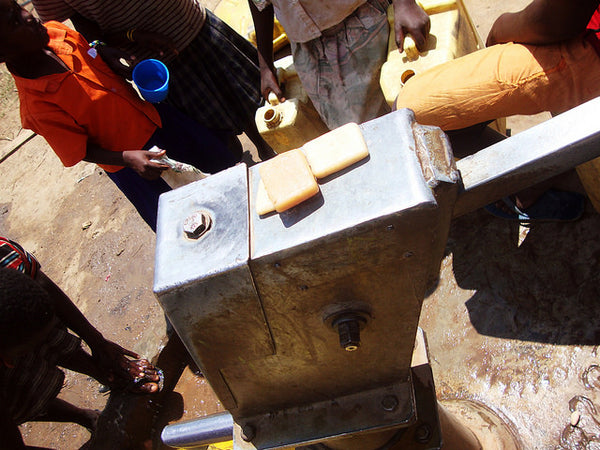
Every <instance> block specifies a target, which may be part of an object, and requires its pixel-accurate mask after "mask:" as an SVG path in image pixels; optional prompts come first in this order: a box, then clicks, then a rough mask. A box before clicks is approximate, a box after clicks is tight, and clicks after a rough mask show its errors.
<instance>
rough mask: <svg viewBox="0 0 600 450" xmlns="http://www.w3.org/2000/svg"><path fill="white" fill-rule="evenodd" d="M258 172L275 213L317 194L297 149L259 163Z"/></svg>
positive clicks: (314, 180)
mask: <svg viewBox="0 0 600 450" xmlns="http://www.w3.org/2000/svg"><path fill="white" fill-rule="evenodd" d="M258 172H259V173H260V177H261V179H262V181H263V183H264V185H265V189H266V191H267V195H268V196H269V198H270V199H271V201H272V202H273V205H275V211H277V212H283V211H286V210H288V209H290V208H291V207H293V206H296V205H297V204H299V203H302V202H303V201H304V200H306V199H308V198H310V197H312V196H313V195H315V194H317V193H318V192H319V185H318V184H317V180H316V179H315V176H314V175H313V174H312V172H311V171H310V167H309V165H308V162H307V161H306V157H305V156H304V154H303V153H302V152H301V151H300V150H299V149H294V150H290V151H288V152H285V153H281V154H279V155H277V156H276V157H275V158H272V159H269V160H268V161H265V162H263V163H261V164H260V166H259V167H258Z"/></svg>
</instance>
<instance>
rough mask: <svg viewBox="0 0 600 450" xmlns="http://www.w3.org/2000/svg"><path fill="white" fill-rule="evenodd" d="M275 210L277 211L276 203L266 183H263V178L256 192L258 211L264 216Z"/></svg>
mask: <svg viewBox="0 0 600 450" xmlns="http://www.w3.org/2000/svg"><path fill="white" fill-rule="evenodd" d="M273 211H275V205H274V204H273V202H272V201H271V199H270V198H269V195H268V194H267V189H266V188H265V183H263V180H262V179H261V180H259V182H258V190H257V192H256V212H257V213H258V215H259V216H264V215H265V214H269V213H271V212H273Z"/></svg>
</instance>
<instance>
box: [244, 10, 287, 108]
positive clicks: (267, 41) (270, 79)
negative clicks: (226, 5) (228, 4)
mask: <svg viewBox="0 0 600 450" xmlns="http://www.w3.org/2000/svg"><path fill="white" fill-rule="evenodd" d="M248 3H249V4H250V11H251V13H252V20H253V21H254V30H255V32H256V48H257V50H258V65H259V68H260V93H261V94H262V96H263V97H264V98H265V100H267V99H268V97H269V92H271V91H272V92H274V93H275V94H276V95H277V97H278V98H279V101H284V100H285V98H284V97H283V91H282V90H281V87H280V86H279V82H278V80H277V75H276V72H275V66H274V65H273V22H274V17H275V16H274V11H273V5H267V6H266V7H265V8H264V9H263V10H262V11H259V9H258V8H257V7H256V5H255V4H254V2H253V1H252V0H248Z"/></svg>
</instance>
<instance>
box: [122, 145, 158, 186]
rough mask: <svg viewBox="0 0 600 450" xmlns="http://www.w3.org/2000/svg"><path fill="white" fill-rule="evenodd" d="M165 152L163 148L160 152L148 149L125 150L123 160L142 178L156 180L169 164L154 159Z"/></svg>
mask: <svg viewBox="0 0 600 450" xmlns="http://www.w3.org/2000/svg"><path fill="white" fill-rule="evenodd" d="M165 153H166V151H165V150H161V151H160V152H159V153H156V152H151V151H148V150H125V151H124V152H123V161H124V163H125V165H126V166H127V167H131V168H132V169H133V170H135V171H136V172H137V173H138V175H139V176H141V177H142V178H145V179H146V180H156V179H158V178H159V177H160V175H161V174H162V173H163V171H165V170H167V169H168V168H169V166H167V165H166V164H162V163H158V162H154V161H152V160H153V159H155V158H160V157H161V156H163V155H164V154H165Z"/></svg>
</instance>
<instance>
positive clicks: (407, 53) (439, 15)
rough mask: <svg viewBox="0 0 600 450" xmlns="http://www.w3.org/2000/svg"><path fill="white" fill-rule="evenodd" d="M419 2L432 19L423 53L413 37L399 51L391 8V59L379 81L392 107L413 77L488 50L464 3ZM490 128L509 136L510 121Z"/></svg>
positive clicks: (459, 0)
mask: <svg viewBox="0 0 600 450" xmlns="http://www.w3.org/2000/svg"><path fill="white" fill-rule="evenodd" d="M418 3H419V5H421V7H422V8H423V9H424V10H425V12H426V13H427V14H428V15H429V19H430V20H431V30H430V34H429V38H428V39H427V45H426V49H425V50H424V51H423V52H419V50H417V47H416V45H415V42H414V41H413V39H412V38H411V37H410V36H407V37H406V38H405V40H404V51H403V52H402V53H400V52H399V51H398V46H397V45H396V35H395V33H394V8H393V6H390V7H389V8H388V21H389V23H390V38H389V41H388V58H387V61H386V62H385V63H384V64H383V66H382V68H381V75H380V79H379V82H380V85H381V90H382V91H383V94H384V96H385V99H386V101H387V102H388V104H389V105H390V106H393V104H394V102H395V100H396V97H397V96H398V94H399V93H400V90H401V89H402V86H404V83H406V82H407V81H408V80H409V79H410V77H412V76H413V75H416V74H417V73H420V72H423V71H425V70H427V69H429V68H431V67H434V66H437V65H438V64H442V63H445V62H447V61H451V60H453V59H455V58H458V57H460V56H464V55H467V54H469V53H471V52H474V51H476V50H479V49H482V48H484V47H485V45H484V43H483V41H482V40H481V37H480V36H479V33H477V30H476V29H475V26H474V25H473V21H472V20H471V17H470V16H469V13H468V11H467V10H466V8H465V6H464V4H463V2H462V0H421V1H419V2H418ZM489 126H490V127H492V128H494V129H496V130H497V131H499V132H500V133H505V132H506V119H504V118H498V119H496V120H495V121H494V122H492V123H491V124H490V125H489Z"/></svg>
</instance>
